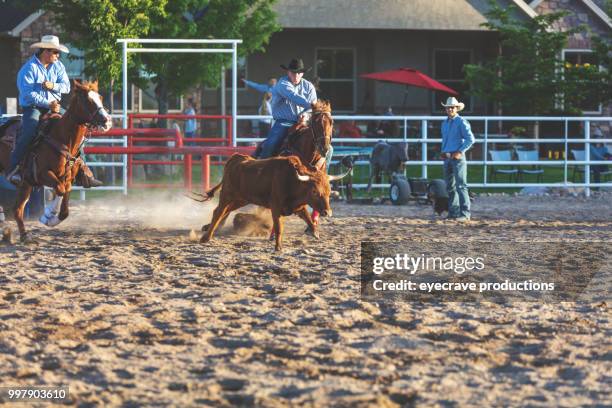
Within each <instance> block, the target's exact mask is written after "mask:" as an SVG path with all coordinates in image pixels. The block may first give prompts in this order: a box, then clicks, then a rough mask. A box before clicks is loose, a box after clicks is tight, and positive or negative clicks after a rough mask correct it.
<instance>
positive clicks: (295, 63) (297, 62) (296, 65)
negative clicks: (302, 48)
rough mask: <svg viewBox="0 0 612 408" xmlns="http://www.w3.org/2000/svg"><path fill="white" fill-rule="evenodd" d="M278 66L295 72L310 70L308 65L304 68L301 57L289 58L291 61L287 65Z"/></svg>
mask: <svg viewBox="0 0 612 408" xmlns="http://www.w3.org/2000/svg"><path fill="white" fill-rule="evenodd" d="M280 67H281V68H282V69H284V70H285V71H291V72H295V73H298V72H301V73H304V72H308V71H310V67H308V68H304V61H302V59H301V58H294V59H292V60H291V62H289V65H286V66H285V65H281V66H280Z"/></svg>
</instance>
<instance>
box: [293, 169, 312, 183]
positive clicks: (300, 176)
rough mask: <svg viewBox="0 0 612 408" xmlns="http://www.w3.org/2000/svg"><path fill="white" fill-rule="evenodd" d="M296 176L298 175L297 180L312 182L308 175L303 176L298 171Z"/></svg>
mask: <svg viewBox="0 0 612 408" xmlns="http://www.w3.org/2000/svg"><path fill="white" fill-rule="evenodd" d="M295 174H296V175H297V178H298V179H299V180H300V181H308V180H310V176H308V175H306V176H302V175H301V174H300V173H299V172H298V171H297V170H296V171H295Z"/></svg>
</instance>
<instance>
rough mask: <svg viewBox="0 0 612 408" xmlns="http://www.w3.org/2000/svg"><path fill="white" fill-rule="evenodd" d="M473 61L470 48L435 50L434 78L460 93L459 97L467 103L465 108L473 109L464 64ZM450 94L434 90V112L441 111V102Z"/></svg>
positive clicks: (467, 109)
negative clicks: (468, 94)
mask: <svg viewBox="0 0 612 408" xmlns="http://www.w3.org/2000/svg"><path fill="white" fill-rule="evenodd" d="M471 61H472V52H471V51H470V50H442V49H438V50H434V62H433V65H434V79H435V80H436V81H438V82H441V83H443V84H444V85H446V86H448V87H449V88H451V89H454V90H455V91H457V92H458V93H459V99H460V100H461V101H462V102H463V103H465V110H466V111H471V110H472V100H471V98H468V97H467V90H468V88H467V86H466V84H465V75H464V73H463V66H464V65H467V64H470V63H471ZM448 96H449V95H447V94H445V93H444V92H434V95H433V106H432V110H433V111H434V112H439V111H440V109H441V107H440V103H442V102H445V101H446V98H448Z"/></svg>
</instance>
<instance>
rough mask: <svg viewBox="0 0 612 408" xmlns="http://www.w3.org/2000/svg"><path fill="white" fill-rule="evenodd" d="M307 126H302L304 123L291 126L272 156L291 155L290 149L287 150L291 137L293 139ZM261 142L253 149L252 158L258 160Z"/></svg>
mask: <svg viewBox="0 0 612 408" xmlns="http://www.w3.org/2000/svg"><path fill="white" fill-rule="evenodd" d="M307 127H308V125H306V124H304V123H301V122H300V123H296V124H295V125H293V126H291V127H290V128H289V131H288V132H287V137H285V140H283V143H282V144H281V146H280V148H279V149H278V150H277V151H275V152H274V154H272V156H283V155H287V154H291V149H289V141H290V139H291V138H292V137H295V136H296V135H297V134H298V133H299V132H300V130H302V129H304V128H307ZM262 145H263V142H259V143H258V144H257V147H256V148H255V152H254V153H253V157H254V158H258V157H259V155H260V154H261V148H262Z"/></svg>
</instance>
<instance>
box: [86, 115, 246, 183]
mask: <svg viewBox="0 0 612 408" xmlns="http://www.w3.org/2000/svg"><path fill="white" fill-rule="evenodd" d="M138 118H155V119H157V118H168V119H170V118H174V119H223V120H226V123H227V126H228V128H227V130H228V132H227V137H226V138H189V139H188V140H189V142H194V143H201V144H202V145H200V146H185V139H184V138H183V135H182V134H181V132H180V130H179V129H178V128H171V129H159V128H132V127H130V128H128V129H111V130H109V131H108V132H105V133H101V132H95V131H94V132H92V133H91V134H90V137H101V138H107V137H118V136H126V137H127V146H92V147H86V148H85V153H86V154H127V155H128V160H127V186H128V188H133V187H141V188H142V187H144V188H167V187H173V186H175V185H171V184H170V185H169V184H159V183H135V182H134V171H133V167H134V166H137V165H146V164H149V165H151V164H155V165H169V166H173V165H181V164H182V165H183V169H184V187H185V188H186V189H189V190H191V189H192V188H193V170H192V167H193V155H199V156H201V160H200V161H201V166H202V188H203V189H204V190H208V189H209V188H210V164H211V161H210V156H223V157H227V156H231V155H232V154H234V153H244V154H250V153H252V152H253V150H254V147H233V146H232V137H233V136H232V129H231V126H232V125H231V123H232V121H231V116H221V115H217V116H215V115H149V114H133V115H130V124H133V120H132V119H138ZM168 142H172V143H173V144H174V145H173V146H172V145H170V146H169V145H168ZM136 143H138V144H142V145H139V146H136V145H135V144H136ZM152 143H156V145H149V144H152ZM159 143H163V145H160V144H159ZM213 144H221V145H216V146H215V145H213ZM224 145H225V146H224ZM143 154H147V155H183V158H182V160H172V159H158V160H151V159H147V160H142V159H138V160H137V159H136V158H135V157H134V156H137V155H143Z"/></svg>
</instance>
